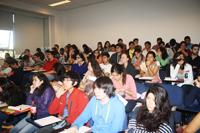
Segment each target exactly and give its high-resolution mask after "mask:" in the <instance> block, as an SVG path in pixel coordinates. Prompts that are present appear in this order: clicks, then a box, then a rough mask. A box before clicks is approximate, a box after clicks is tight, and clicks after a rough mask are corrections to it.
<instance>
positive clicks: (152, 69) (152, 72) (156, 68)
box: [147, 65, 160, 76]
mask: <svg viewBox="0 0 200 133" xmlns="http://www.w3.org/2000/svg"><path fill="white" fill-rule="evenodd" d="M159 68H160V67H159V66H157V65H154V66H153V67H150V66H147V71H148V72H149V74H150V76H154V75H156V73H157V72H158V71H159Z"/></svg>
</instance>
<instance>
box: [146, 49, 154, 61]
mask: <svg viewBox="0 0 200 133" xmlns="http://www.w3.org/2000/svg"><path fill="white" fill-rule="evenodd" d="M149 54H151V55H153V57H154V58H156V54H155V52H153V51H149V52H148V53H147V55H146V58H145V60H147V57H148V55H149Z"/></svg>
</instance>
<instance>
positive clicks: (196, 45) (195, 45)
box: [191, 44, 199, 49]
mask: <svg viewBox="0 0 200 133" xmlns="http://www.w3.org/2000/svg"><path fill="white" fill-rule="evenodd" d="M194 47H198V49H199V45H198V44H193V45H192V48H191V49H193V48H194Z"/></svg>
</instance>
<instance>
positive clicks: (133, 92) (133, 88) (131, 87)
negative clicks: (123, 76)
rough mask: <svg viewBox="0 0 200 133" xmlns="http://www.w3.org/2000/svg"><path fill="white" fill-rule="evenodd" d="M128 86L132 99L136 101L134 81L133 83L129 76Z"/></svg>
mask: <svg viewBox="0 0 200 133" xmlns="http://www.w3.org/2000/svg"><path fill="white" fill-rule="evenodd" d="M128 84H129V87H130V91H131V94H132V98H133V99H134V100H135V99H137V89H136V85H135V81H134V79H133V77H132V76H130V75H129V76H128Z"/></svg>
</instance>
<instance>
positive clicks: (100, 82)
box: [94, 76, 115, 98]
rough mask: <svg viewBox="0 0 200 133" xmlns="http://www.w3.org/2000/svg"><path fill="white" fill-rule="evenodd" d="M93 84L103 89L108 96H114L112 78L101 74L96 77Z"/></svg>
mask: <svg viewBox="0 0 200 133" xmlns="http://www.w3.org/2000/svg"><path fill="white" fill-rule="evenodd" d="M94 85H95V86H96V87H98V88H100V89H103V90H104V92H105V93H106V95H108V97H109V98H111V97H113V96H115V94H114V91H115V88H114V86H113V82H112V80H111V79H110V78H109V77H106V76H103V77H99V78H97V79H96V80H95V82H94Z"/></svg>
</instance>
